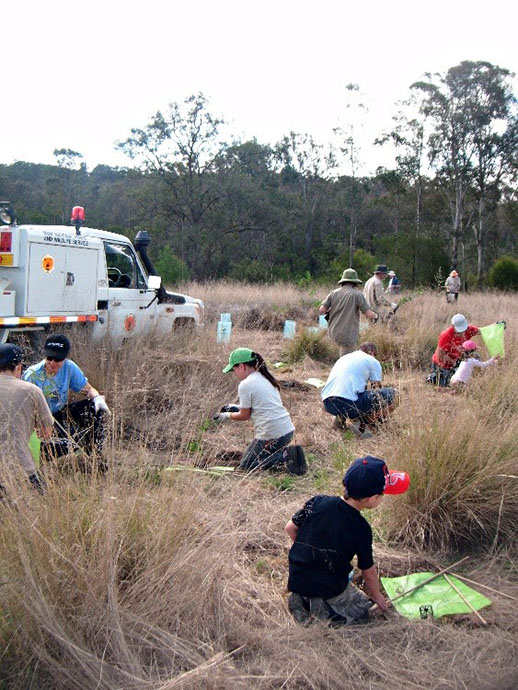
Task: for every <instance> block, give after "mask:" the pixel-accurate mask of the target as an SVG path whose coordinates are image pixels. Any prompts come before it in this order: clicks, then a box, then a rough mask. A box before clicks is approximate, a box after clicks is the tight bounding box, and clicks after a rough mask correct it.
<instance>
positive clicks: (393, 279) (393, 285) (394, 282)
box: [387, 271, 401, 295]
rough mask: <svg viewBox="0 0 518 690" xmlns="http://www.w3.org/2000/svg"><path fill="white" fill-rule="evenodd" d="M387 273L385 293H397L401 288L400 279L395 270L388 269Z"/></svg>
mask: <svg viewBox="0 0 518 690" xmlns="http://www.w3.org/2000/svg"><path fill="white" fill-rule="evenodd" d="M387 275H388V277H389V284H388V287H387V295H397V294H398V293H399V292H400V290H401V281H400V280H399V278H398V277H397V275H396V272H395V271H389V272H388V274H387Z"/></svg>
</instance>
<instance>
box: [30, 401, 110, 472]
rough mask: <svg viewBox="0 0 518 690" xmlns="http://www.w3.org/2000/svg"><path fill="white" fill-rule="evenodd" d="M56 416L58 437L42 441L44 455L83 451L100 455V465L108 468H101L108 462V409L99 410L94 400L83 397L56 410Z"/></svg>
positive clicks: (55, 428)
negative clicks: (105, 441) (105, 449)
mask: <svg viewBox="0 0 518 690" xmlns="http://www.w3.org/2000/svg"><path fill="white" fill-rule="evenodd" d="M53 417H54V420H55V424H54V438H53V439H52V440H51V441H47V442H44V443H42V444H41V449H42V456H43V458H46V459H49V458H57V457H61V456H63V455H66V454H67V453H71V452H74V451H75V450H82V451H84V452H85V453H86V454H87V455H89V456H97V458H98V461H99V467H100V468H101V469H106V467H101V465H105V464H106V463H105V462H104V460H103V446H104V439H105V436H106V425H105V414H104V412H96V411H95V407H94V404H93V402H91V401H90V400H79V401H78V402H73V403H70V404H68V405H65V407H63V408H62V409H61V410H58V411H57V412H54V413H53Z"/></svg>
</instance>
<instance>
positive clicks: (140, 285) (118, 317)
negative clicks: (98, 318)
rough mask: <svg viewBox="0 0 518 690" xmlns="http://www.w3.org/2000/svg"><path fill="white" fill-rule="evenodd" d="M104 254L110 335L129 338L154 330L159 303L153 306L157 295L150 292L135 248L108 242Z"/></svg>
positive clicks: (105, 243) (105, 242)
mask: <svg viewBox="0 0 518 690" xmlns="http://www.w3.org/2000/svg"><path fill="white" fill-rule="evenodd" d="M104 251H105V257H106V271H107V275H108V321H109V325H108V329H109V331H110V333H111V334H112V336H114V337H115V338H117V337H122V338H129V337H132V336H135V335H138V334H140V333H144V332H147V331H150V330H152V329H153V328H154V327H155V323H156V310H157V301H156V300H155V301H154V302H152V300H153V298H154V297H155V295H156V292H155V290H148V287H147V282H146V279H145V276H144V273H143V271H142V269H141V267H140V264H139V262H138V260H137V257H136V254H135V251H134V250H133V247H132V246H131V245H129V244H124V243H123V242H116V241H112V240H105V241H104ZM150 302H152V304H151V305H150ZM148 305H150V306H148Z"/></svg>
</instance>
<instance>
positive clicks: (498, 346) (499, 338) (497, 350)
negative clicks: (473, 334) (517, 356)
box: [479, 323, 505, 357]
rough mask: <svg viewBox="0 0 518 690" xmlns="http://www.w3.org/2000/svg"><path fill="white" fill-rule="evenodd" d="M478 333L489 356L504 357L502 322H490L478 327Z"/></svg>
mask: <svg viewBox="0 0 518 690" xmlns="http://www.w3.org/2000/svg"><path fill="white" fill-rule="evenodd" d="M479 331H480V335H481V336H482V340H483V341H484V345H485V346H486V347H487V351H488V352H489V354H490V356H491V357H496V356H497V355H499V356H500V357H504V331H505V324H504V323H492V324H491V325H490V326H482V328H479Z"/></svg>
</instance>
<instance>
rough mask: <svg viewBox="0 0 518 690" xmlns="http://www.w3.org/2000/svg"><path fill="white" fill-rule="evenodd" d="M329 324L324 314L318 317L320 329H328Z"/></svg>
mask: <svg viewBox="0 0 518 690" xmlns="http://www.w3.org/2000/svg"><path fill="white" fill-rule="evenodd" d="M328 326H329V324H328V323H327V319H326V317H325V316H324V314H320V315H319V317H318V327H319V328H324V329H325V328H327V327H328Z"/></svg>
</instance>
